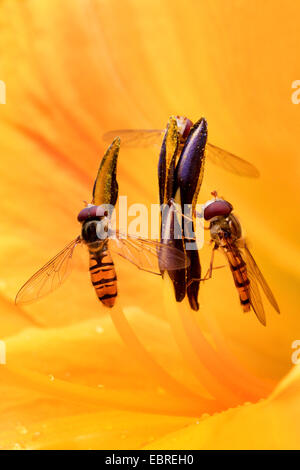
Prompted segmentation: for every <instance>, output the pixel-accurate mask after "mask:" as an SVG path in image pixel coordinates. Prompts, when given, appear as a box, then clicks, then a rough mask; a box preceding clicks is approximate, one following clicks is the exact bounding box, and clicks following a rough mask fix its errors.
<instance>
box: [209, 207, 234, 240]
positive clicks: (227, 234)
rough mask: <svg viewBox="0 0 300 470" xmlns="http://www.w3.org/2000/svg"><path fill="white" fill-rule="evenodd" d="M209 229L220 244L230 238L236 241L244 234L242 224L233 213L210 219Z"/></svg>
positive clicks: (212, 236)
mask: <svg viewBox="0 0 300 470" xmlns="http://www.w3.org/2000/svg"><path fill="white" fill-rule="evenodd" d="M209 229H210V234H211V238H212V239H213V240H214V241H216V242H217V243H218V244H220V245H222V244H224V242H225V243H226V240H227V239H229V238H230V239H231V241H232V242H234V241H236V240H238V239H239V238H241V236H242V228H241V225H240V223H239V221H238V219H237V218H236V217H235V216H234V215H233V214H230V215H228V216H227V217H225V216H223V215H221V216H216V217H214V218H213V219H211V221H210V226H209Z"/></svg>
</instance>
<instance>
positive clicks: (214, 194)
mask: <svg viewBox="0 0 300 470" xmlns="http://www.w3.org/2000/svg"><path fill="white" fill-rule="evenodd" d="M210 194H211V195H212V196H213V197H214V198H216V199H217V197H218V192H217V191H216V190H215V191H212V192H211V193H210Z"/></svg>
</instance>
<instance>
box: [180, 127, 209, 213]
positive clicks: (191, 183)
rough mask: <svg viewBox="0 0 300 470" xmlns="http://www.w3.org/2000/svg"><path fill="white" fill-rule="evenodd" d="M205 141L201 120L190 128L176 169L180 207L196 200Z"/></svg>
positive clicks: (205, 136) (200, 179) (204, 128)
mask: <svg viewBox="0 0 300 470" xmlns="http://www.w3.org/2000/svg"><path fill="white" fill-rule="evenodd" d="M206 140H207V122H206V120H205V119H204V118H201V119H200V120H199V121H197V122H196V124H195V125H194V126H193V127H192V129H191V131H190V134H189V136H188V138H187V141H186V143H185V146H184V147H183V150H182V152H181V156H180V159H179V162H178V165H177V167H176V183H177V185H178V186H179V188H180V196H181V204H182V205H183V204H192V203H193V202H195V200H196V199H197V196H198V192H199V189H200V186H201V183H202V177H203V164H204V158H205V155H204V151H205V145H206ZM183 209H184V208H183Z"/></svg>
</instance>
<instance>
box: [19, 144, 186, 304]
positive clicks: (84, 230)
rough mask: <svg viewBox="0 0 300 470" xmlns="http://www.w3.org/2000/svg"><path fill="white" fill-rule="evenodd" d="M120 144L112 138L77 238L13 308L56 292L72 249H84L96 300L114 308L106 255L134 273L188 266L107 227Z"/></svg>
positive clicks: (167, 249) (165, 249)
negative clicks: (126, 263) (118, 258)
mask: <svg viewBox="0 0 300 470" xmlns="http://www.w3.org/2000/svg"><path fill="white" fill-rule="evenodd" d="M119 148H120V139H119V138H116V139H115V140H114V141H113V143H112V144H111V146H110V147H109V149H108V150H107V152H106V154H105V155H104V157H103V160H102V162H101V165H100V168H99V171H98V175H97V178H96V181H95V184H94V188H93V200H92V204H87V206H86V207H85V208H84V209H82V210H81V211H80V212H79V214H78V217H77V219H78V221H79V222H80V223H81V234H80V235H79V236H78V237H76V238H75V239H74V240H73V241H71V242H70V243H69V244H68V245H67V246H66V247H65V248H64V249H63V250H62V251H60V252H59V253H58V254H57V255H56V256H55V257H54V258H52V259H51V260H50V261H49V262H48V263H47V264H45V266H43V267H42V268H41V269H40V270H39V271H37V273H35V274H34V275H33V276H32V277H31V278H30V279H29V280H28V281H27V282H26V283H25V284H24V285H23V287H21V289H20V290H19V292H18V294H17V296H16V303H27V302H32V301H34V300H37V299H39V298H41V297H43V296H45V295H46V294H48V293H50V292H52V291H53V290H54V289H56V288H57V287H59V286H60V285H61V284H62V282H63V281H64V280H65V279H66V277H67V276H68V274H69V273H70V268H71V262H72V258H73V254H74V251H75V249H76V248H77V247H78V246H79V245H82V244H84V245H86V246H87V248H88V252H89V260H90V262H89V264H90V267H89V270H90V276H91V281H92V284H93V286H94V288H95V291H96V294H97V296H98V298H99V300H100V301H101V302H102V303H103V304H104V305H105V306H106V307H113V306H114V303H115V300H116V297H117V276H116V270H115V266H114V262H113V259H112V256H111V252H113V253H117V254H118V255H120V256H122V257H123V258H125V259H127V260H128V261H130V262H131V263H133V264H134V265H136V266H137V267H138V268H139V269H142V270H144V271H148V272H151V273H153V274H158V275H160V274H161V272H160V268H159V266H158V262H159V264H160V265H162V266H163V268H164V269H168V270H172V269H175V270H176V269H181V268H184V267H185V266H186V265H187V261H186V260H185V258H184V256H183V254H182V253H181V252H180V251H179V250H177V249H176V248H173V247H171V246H168V245H166V244H162V243H160V242H159V241H155V240H147V239H144V238H141V237H138V236H134V235H129V234H126V235H125V234H122V233H120V232H119V231H118V230H113V229H112V227H111V209H112V208H113V207H114V206H115V204H116V202H117V198H118V184H117V180H116V167H117V157H118V153H119Z"/></svg>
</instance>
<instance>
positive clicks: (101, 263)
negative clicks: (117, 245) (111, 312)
mask: <svg viewBox="0 0 300 470" xmlns="http://www.w3.org/2000/svg"><path fill="white" fill-rule="evenodd" d="M90 273H91V281H92V284H93V286H94V288H95V291H96V294H97V296H98V299H99V300H101V302H102V303H103V304H104V305H105V306H106V307H110V308H111V307H113V306H114V304H115V299H116V297H117V293H118V291H117V276H116V271H115V267H114V263H113V260H112V257H111V255H110V252H109V251H108V249H107V248H104V249H103V250H99V251H97V252H90Z"/></svg>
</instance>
